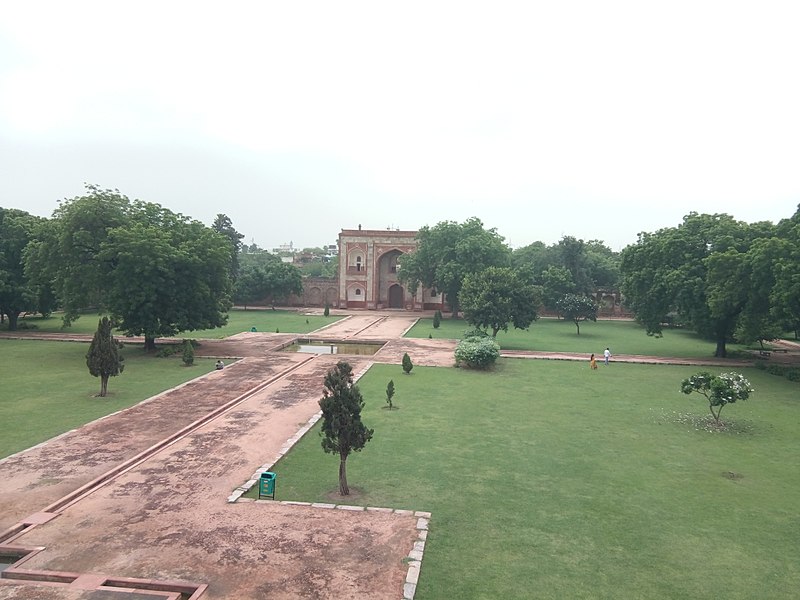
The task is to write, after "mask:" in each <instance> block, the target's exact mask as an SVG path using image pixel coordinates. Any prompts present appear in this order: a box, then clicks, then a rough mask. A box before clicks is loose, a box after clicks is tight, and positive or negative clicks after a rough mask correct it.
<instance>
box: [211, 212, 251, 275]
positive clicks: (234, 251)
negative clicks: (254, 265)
mask: <svg viewBox="0 0 800 600" xmlns="http://www.w3.org/2000/svg"><path fill="white" fill-rule="evenodd" d="M211 229H213V230H214V231H216V232H217V233H219V234H220V235H222V236H224V237H226V238H227V239H228V241H229V242H230V254H231V264H230V274H231V277H232V278H233V279H236V277H237V276H238V275H239V253H240V252H241V250H242V239H243V238H244V236H243V235H242V234H241V233H239V232H238V231H236V229H234V227H233V221H231V220H230V217H228V215H224V214H222V213H220V214H218V215H217V216H216V217H215V218H214V222H213V223H212V224H211Z"/></svg>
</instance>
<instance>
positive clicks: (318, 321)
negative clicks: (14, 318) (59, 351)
mask: <svg viewBox="0 0 800 600" xmlns="http://www.w3.org/2000/svg"><path fill="white" fill-rule="evenodd" d="M100 316H101V315H97V314H85V315H83V316H81V318H79V319H77V320H76V321H74V322H73V323H72V324H71V325H70V326H69V327H62V326H61V325H62V321H61V315H60V314H58V313H56V314H54V315H52V316H50V317H48V318H46V319H45V318H42V317H27V318H25V319H21V320H20V323H26V324H27V325H31V326H35V329H34V330H33V331H34V332H35V331H41V332H44V333H84V334H93V333H94V332H95V330H96V329H97V321H98V319H99V318H100ZM341 318H342V317H340V316H333V315H331V316H328V317H325V316H323V315H304V314H303V313H302V312H296V311H291V310H269V309H267V310H256V309H250V310H241V309H233V310H231V311H230V312H229V313H228V323H227V324H226V325H225V326H224V327H218V328H216V329H203V330H198V331H186V332H184V333H181V334H180V335H179V336H178V337H182V338H196V339H202V338H211V339H222V338H226V337H228V336H231V335H235V334H237V333H241V332H243V331H250V330H251V329H252V328H253V327H255V328H256V330H257V331H265V332H275V330H276V329H277V330H279V331H281V332H283V333H308V332H310V331H314V330H315V329H319V328H320V327H324V326H325V325H329V324H330V323H334V322H336V321H338V320H339V319H341ZM21 332H22V333H28V332H30V330H28V331H26V330H21Z"/></svg>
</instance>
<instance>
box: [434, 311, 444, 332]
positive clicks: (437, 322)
mask: <svg viewBox="0 0 800 600" xmlns="http://www.w3.org/2000/svg"><path fill="white" fill-rule="evenodd" d="M441 324H442V311H440V310H437V311H436V312H435V313H433V328H434V329H439V325H441Z"/></svg>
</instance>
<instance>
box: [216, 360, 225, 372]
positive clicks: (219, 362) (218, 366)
mask: <svg viewBox="0 0 800 600" xmlns="http://www.w3.org/2000/svg"><path fill="white" fill-rule="evenodd" d="M224 367H225V363H224V362H222V361H221V360H218V361H217V371H221V370H222V369H223V368H224Z"/></svg>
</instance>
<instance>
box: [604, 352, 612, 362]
mask: <svg viewBox="0 0 800 600" xmlns="http://www.w3.org/2000/svg"><path fill="white" fill-rule="evenodd" d="M609 358H611V350H609V349H608V348H606V349H605V350H603V360H604V361H605V363H606V364H608V359H609Z"/></svg>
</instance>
